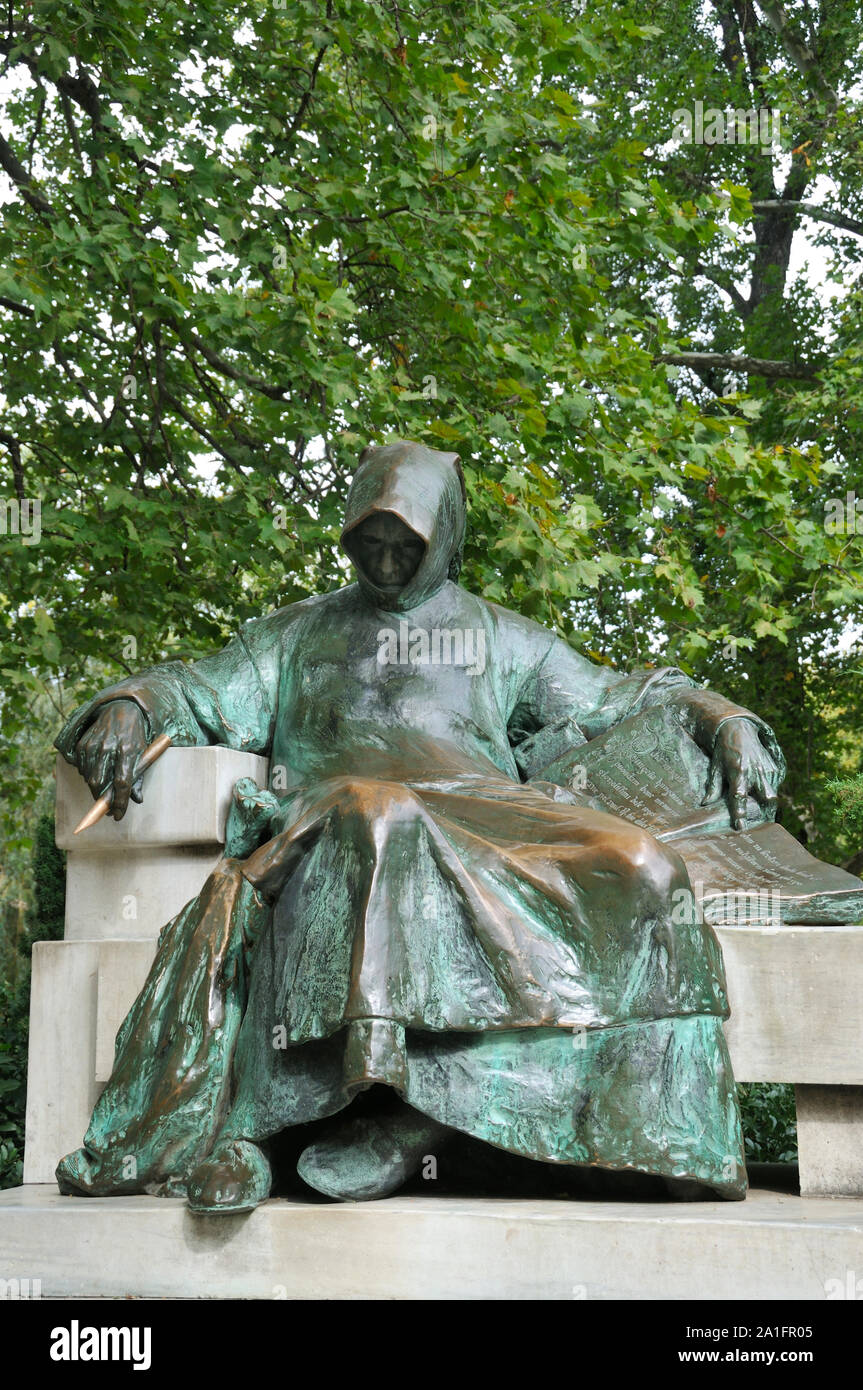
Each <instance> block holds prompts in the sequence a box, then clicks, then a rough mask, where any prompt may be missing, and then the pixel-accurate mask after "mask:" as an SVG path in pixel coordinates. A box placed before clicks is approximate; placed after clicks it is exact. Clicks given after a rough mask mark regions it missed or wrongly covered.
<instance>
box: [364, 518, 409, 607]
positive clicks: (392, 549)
mask: <svg viewBox="0 0 863 1390" xmlns="http://www.w3.org/2000/svg"><path fill="white" fill-rule="evenodd" d="M424 551H425V545H424V543H423V542H422V541H421V540H420V538H419V536H418V535H417V534H416V532H414V531H412V530H411V529H410V527H409V526H406V525H405V523H404V522H403V521H402V520H400V518H399V517H397V516H395V515H394V514H393V513H392V512H377V513H375V515H374V516H367V517H366V519H365V521H361V522H360V524H359V526H356V527H354V530H353V531H352V532H351V553H352V555H353V557H354V560H355V562H356V564H357V565H358V566H359V567H360V569H361V570H362V571H363V573H364V574H365V575H366V576H367V578H368V579H370V580H371V581H372V583H373V584H374V585H375V587H376V588H378V589H382V590H384V592H385V593H396V592H397V591H398V590H399V589H403V588H404V586H405V585H406V584H407V583H408V581H409V580H411V579H413V577H414V575H415V574H416V572H417V570H418V569H419V565H420V561H421V560H422V558H423V553H424Z"/></svg>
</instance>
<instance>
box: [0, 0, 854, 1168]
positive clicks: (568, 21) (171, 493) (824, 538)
mask: <svg viewBox="0 0 863 1390" xmlns="http://www.w3.org/2000/svg"><path fill="white" fill-rule="evenodd" d="M860 20H861V15H860V5H859V3H858V0H829V3H827V0H805V2H804V0H790V2H789V3H788V4H785V5H783V4H777V3H773V2H772V0H769V2H767V0H764V2H763V3H762V0H759V3H758V4H757V5H741V4H740V3H739V0H698V2H697V3H696V2H695V0H683V2H682V3H680V2H679V0H673V2H672V0H657V3H652V4H649V5H647V6H645V5H644V4H639V5H635V4H632V3H629V0H602V2H601V3H599V4H596V5H592V6H590V7H587V6H583V5H581V4H579V3H566V2H565V0H561V2H560V3H554V4H551V3H550V4H547V5H545V6H543V5H541V4H540V5H538V6H535V7H527V8H525V7H523V6H522V5H521V4H515V3H510V0H501V3H496V4H495V3H486V2H485V0H474V3H458V4H456V3H452V0H443V2H442V3H440V4H436V5H434V6H429V7H419V6H416V7H414V6H403V5H401V4H398V3H390V2H389V0H384V3H377V2H373V3H367V0H290V3H287V4H284V5H281V4H278V3H270V2H269V0H255V3H252V4H244V5H242V6H240V5H237V4H232V3H227V0H198V3H196V4H195V5H194V6H188V5H186V4H184V3H179V0H153V3H150V4H147V5H144V4H143V3H141V0H112V3H111V4H110V5H108V4H106V3H97V2H96V0H87V2H86V3H83V4H82V3H79V0H75V3H72V0H50V3H49V0H32V3H30V4H28V5H27V6H26V7H23V6H21V7H16V6H12V7H10V9H9V12H8V17H7V20H6V21H5V22H4V29H3V33H2V36H0V63H2V68H0V196H2V197H3V199H4V201H3V204H2V214H3V215H2V225H0V363H2V386H0V497H2V498H5V499H6V503H5V504H4V518H5V523H6V524H5V527H4V531H5V533H4V534H3V535H2V536H0V657H2V662H0V674H2V682H0V685H2V695H0V835H2V841H3V845H4V854H3V865H2V878H0V909H2V910H0V923H2V927H0V931H2V941H3V945H2V952H3V954H2V959H3V961H4V962H5V964H4V966H3V969H4V971H5V972H6V973H5V975H4V976H3V979H4V981H5V983H4V984H3V989H4V990H5V992H6V993H5V998H6V1003H5V1004H4V1006H3V1008H4V1011H5V1012H3V1015H2V1017H3V1019H4V1020H5V1022H3V1024H2V1027H3V1028H4V1029H6V1033H4V1038H5V1039H6V1041H5V1042H4V1044H3V1045H4V1046H7V1047H12V1049H13V1051H12V1052H8V1051H7V1052H6V1053H5V1056H6V1057H7V1062H6V1063H5V1064H4V1065H5V1066H6V1070H7V1073H8V1071H9V1066H10V1063H9V1062H8V1058H9V1057H12V1056H13V1054H14V1047H15V1046H16V1044H14V1043H13V1042H10V1041H9V1040H10V1038H11V1037H12V1035H13V1034H14V1032H15V1029H16V1028H19V1032H20V1027H19V1025H20V1020H21V1014H20V1010H19V1013H18V1014H17V1015H16V1014H15V1009H16V1008H19V1004H14V1005H12V1004H10V1003H9V999H10V998H11V994H10V991H12V993H13V994H14V993H15V991H16V990H17V989H18V985H19V983H20V981H17V982H16V978H15V975H16V971H18V969H19V966H18V964H17V963H16V962H17V960H18V958H19V957H20V958H25V957H26V954H27V947H28V939H27V938H28V935H32V931H33V930H35V931H39V930H43V929H44V930H48V929H49V927H48V920H49V919H48V918H45V919H44V921H43V920H41V919H37V920H35V921H34V919H33V917H32V913H33V912H34V911H36V912H37V913H38V912H40V911H43V910H45V909H44V908H39V907H38V906H36V902H37V898H36V895H35V894H34V889H33V886H32V882H31V869H30V864H29V858H30V855H31V853H32V851H33V848H34V844H36V842H37V839H38V836H37V831H36V827H37V825H38V824H41V822H40V821H39V817H40V816H41V815H42V814H43V813H44V811H45V810H46V808H47V807H48V806H49V805H50V799H51V785H50V767H51V749H50V744H51V740H52V738H53V736H54V734H55V733H56V730H57V727H58V725H59V723H60V722H61V720H62V719H63V718H64V717H65V716H66V715H67V714H68V713H69V712H70V711H71V710H72V709H73V708H74V707H75V706H76V705H77V704H79V703H80V702H81V700H83V699H84V698H86V697H87V696H88V695H89V694H91V693H93V692H94V691H95V690H97V689H99V688H100V687H102V686H104V685H105V684H106V683H107V682H108V681H110V680H113V679H116V678H117V677H118V676H119V675H121V674H123V673H127V672H130V671H132V670H136V669H140V668H141V667H142V666H145V665H148V664H151V663H153V662H156V661H160V660H164V659H168V658H177V657H180V658H194V657H196V656H198V655H201V654H203V653H205V652H207V651H209V650H212V649H213V648H214V647H217V646H218V645H220V644H222V643H223V642H224V641H225V640H227V638H228V637H229V636H230V635H231V633H232V632H233V631H234V629H235V628H236V626H237V624H238V623H240V622H242V621H244V620H246V619H248V618H250V617H253V616H255V615H257V614H259V613H261V612H264V611H267V610H268V609H271V608H273V607H276V606H280V605H282V604H285V603H289V602H292V601H294V600H296V599H299V598H302V597H304V596H305V595H307V594H309V593H313V592H319V591H320V590H322V589H328V588H332V587H337V586H339V585H340V584H342V583H343V582H344V581H345V577H346V571H345V565H344V561H343V559H342V558H341V557H340V556H339V553H338V549H337V544H336V542H337V532H338V522H339V517H340V512H341V506H342V502H343V498H344V494H345V490H346V486H347V483H348V481H349V478H350V475H351V473H352V471H353V468H354V464H355V459H356V456H357V454H358V452H359V450H360V449H361V448H362V447H363V446H364V445H365V444H366V443H367V442H368V441H369V440H381V439H383V438H386V437H388V436H393V435H394V436H407V437H410V438H416V439H422V440H425V441H426V442H427V443H429V444H431V445H438V446H443V447H450V446H451V447H453V448H455V449H457V450H458V451H459V453H460V455H461V457H462V459H463V462H464V465H465V470H466V475H467V480H468V488H469V499H470V507H471V533H470V542H469V547H468V552H467V557H466V569H465V575H464V579H465V582H466V583H467V584H468V585H469V586H470V587H472V588H474V589H475V590H476V591H478V592H481V593H484V594H485V595H486V596H487V597H489V598H492V599H494V600H497V601H501V602H503V603H505V604H506V605H507V606H509V607H514V608H517V609H520V610H521V611H522V612H524V613H526V614H528V615H529V616H531V617H534V618H536V619H538V620H539V621H541V622H544V623H546V624H548V625H550V626H553V627H555V628H556V629H557V630H558V631H560V632H561V633H562V634H563V635H564V636H566V637H567V638H568V639H569V640H570V641H572V642H573V643H575V644H577V645H578V646H580V647H581V648H583V649H584V650H585V651H587V652H588V653H589V654H590V655H592V657H593V658H594V659H595V660H599V661H605V662H612V663H615V664H620V665H632V664H634V663H636V662H654V663H659V664H664V663H676V664H680V665H682V666H684V667H685V668H686V669H687V670H689V671H691V672H692V673H693V674H694V675H695V676H696V677H698V678H699V679H702V680H704V681H705V682H709V683H710V684H712V685H714V686H716V687H717V688H719V689H721V690H722V691H723V692H724V693H726V694H728V695H729V696H732V697H735V698H738V699H740V700H741V701H742V702H743V703H744V704H747V705H749V706H751V707H752V708H755V709H757V710H758V712H759V713H761V714H763V715H764V716H765V717H766V718H767V719H768V720H769V721H770V722H771V723H772V724H773V726H774V727H775V729H776V731H777V733H778V734H779V737H780V740H781V742H782V743H783V746H784V748H785V750H786V754H787V756H788V761H789V776H788V780H787V782H786V785H785V787H784V789H783V793H782V797H781V804H780V812H779V814H780V819H782V821H783V822H784V823H785V824H786V825H787V826H788V827H789V829H791V831H792V832H793V833H794V834H796V835H797V836H798V837H799V838H800V839H801V840H802V841H804V843H807V844H808V845H809V846H810V848H812V849H813V851H814V852H816V853H817V854H819V855H820V856H821V857H824V858H828V859H832V860H834V861H836V862H845V861H852V860H853V859H854V856H855V855H858V854H859V852H860V850H861V838H860V836H861V825H860V822H859V820H854V818H853V817H852V818H848V817H846V819H845V821H844V822H841V821H840V820H839V819H837V818H836V817H835V816H834V814H833V806H834V801H835V793H834V792H831V791H830V790H829V784H830V783H831V781H836V780H837V779H838V780H840V781H842V780H844V779H847V778H849V777H852V776H854V775H856V774H858V773H859V772H860V771H861V768H863V757H861V734H860V727H861V713H863V685H861V672H863V662H861V655H863V654H861V652H860V649H859V628H858V627H857V626H856V622H857V620H859V614H860V600H861V591H863V540H861V535H860V534H858V533H857V531H856V528H854V526H853V525H852V527H851V528H850V529H848V528H846V529H845V530H842V531H836V530H831V528H830V527H828V526H826V525H825V519H826V516H827V514H828V510H829V506H830V503H831V501H833V502H835V500H836V499H838V498H845V497H846V495H847V493H848V492H853V490H854V487H855V484H856V482H857V479H858V478H859V468H858V460H859V440H860V430H861V421H862V420H863V409H861V405H863V386H861V382H863V350H861V346H860V339H859V331H858V323H859V315H860V308H861V282H860V259H861V234H863V181H861V177H860V174H861V136H860V130H861V124H860V110H859V105H860V103H859V90H860V76H861V72H860V69H861V56H860V55H861V46H860V32H861V23H860ZM697 100H700V101H703V102H704V105H705V106H706V107H716V108H720V109H725V108H728V107H730V108H741V109H744V108H749V107H761V106H764V107H768V108H769V109H770V110H771V111H773V110H776V111H778V112H779V113H780V116H781V135H780V138H779V139H778V140H776V141H775V142H774V143H773V144H772V145H771V147H770V148H769V149H768V150H766V152H765V151H764V150H762V149H761V148H760V147H759V146H753V145H748V144H739V143H736V142H735V143H723V144H712V145H705V144H700V145H699V144H686V143H682V142H681V141H679V140H677V139H675V137H674V128H675V112H678V111H679V110H680V109H681V108H684V109H690V110H691V109H693V105H694V102H695V101H697ZM804 238H805V239H804ZM807 257H811V258H812V259H813V260H814V262H815V269H814V270H810V269H808V268H807V265H806V258H807ZM34 498H35V499H39V501H40V503H41V509H42V510H41V538H40V540H39V542H38V544H29V543H25V542H26V541H27V539H28V538H27V537H26V536H22V535H16V534H15V533H14V527H13V526H12V525H11V523H10V517H11V516H12V513H11V512H10V506H11V505H12V504H21V503H23V502H24V501H25V500H26V499H34ZM861 510H863V508H861ZM861 531H863V518H861ZM40 833H41V832H40ZM858 862H863V860H858ZM40 873H41V870H39V869H38V868H37V871H36V882H37V884H38V882H39V880H40ZM27 913H30V914H31V916H30V917H29V918H28V921H29V922H30V923H31V926H30V927H28V929H27V931H26V932H23V931H22V921H23V918H24V915H25V914H27ZM10 962H12V964H10ZM15 997H16V998H18V996H17V995H16V996H15ZM19 1003H20V999H19ZM10 1010H11V1012H10ZM16 1018H17V1019H18V1022H17V1023H16V1022H15V1019H16ZM10 1029H11V1033H10V1032H9V1030H10ZM0 1075H2V1073H0ZM9 1079H10V1077H9V1076H7V1081H8V1080H9ZM0 1084H2V1083H0ZM5 1094H6V1096H7V1097H8V1096H9V1095H11V1094H12V1091H11V1090H10V1088H9V1087H7V1090H6V1093H5ZM0 1138H2V1136H0ZM783 1143H784V1140H783Z"/></svg>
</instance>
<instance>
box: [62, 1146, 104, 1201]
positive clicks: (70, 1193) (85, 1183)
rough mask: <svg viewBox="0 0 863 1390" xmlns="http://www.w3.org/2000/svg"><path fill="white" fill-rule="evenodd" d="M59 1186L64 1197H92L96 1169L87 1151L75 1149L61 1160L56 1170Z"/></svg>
mask: <svg viewBox="0 0 863 1390" xmlns="http://www.w3.org/2000/svg"><path fill="white" fill-rule="evenodd" d="M54 1177H55V1178H56V1179H57V1186H58V1187H59V1189H60V1193H61V1195H62V1196H63V1197H92V1196H94V1195H96V1194H95V1193H94V1187H95V1167H94V1163H93V1159H92V1157H91V1155H90V1154H88V1152H87V1150H86V1149H74V1150H73V1152H72V1153H70V1154H67V1155H66V1157H65V1158H61V1159H60V1162H59V1163H58V1164H57V1167H56V1169H55V1170H54Z"/></svg>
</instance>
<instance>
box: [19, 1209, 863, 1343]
mask: <svg viewBox="0 0 863 1390" xmlns="http://www.w3.org/2000/svg"><path fill="white" fill-rule="evenodd" d="M433 1186H434V1184H433V1183H429V1187H433ZM0 1231H2V1250H3V1257H2V1260H0V1277H3V1278H5V1279H7V1280H9V1279H18V1280H19V1281H20V1284H21V1286H23V1281H24V1280H29V1281H30V1283H29V1285H28V1287H30V1288H32V1287H33V1282H34V1281H35V1280H40V1281H41V1290H42V1296H43V1297H55V1298H56V1297H60V1298H62V1297H92V1296H101V1297H104V1298H124V1297H127V1296H129V1295H132V1296H134V1297H138V1298H255V1299H386V1300H393V1299H417V1300H420V1301H422V1302H426V1301H428V1300H430V1299H455V1300H459V1301H460V1300H466V1299H483V1300H485V1299H505V1300H514V1299H542V1300H560V1301H564V1302H573V1301H574V1302H588V1303H589V1302H595V1301H599V1300H606V1299H666V1300H667V1299H687V1300H688V1299H701V1300H709V1301H713V1300H716V1299H735V1300H737V1299H747V1300H752V1301H753V1302H756V1303H757V1304H759V1305H760V1306H766V1305H767V1301H768V1300H770V1299H779V1300H782V1302H785V1301H786V1300H791V1299H812V1300H815V1301H819V1302H820V1301H824V1300H831V1299H836V1298H839V1299H845V1298H848V1297H851V1298H854V1297H860V1296H861V1292H863V1290H860V1291H857V1284H856V1282H855V1280H856V1276H855V1275H854V1274H853V1271H855V1270H860V1268H861V1256H860V1252H861V1249H863V1200H861V1199H859V1198H834V1199H832V1200H831V1199H829V1198H828V1199H825V1198H820V1199H817V1198H812V1197H810V1198H805V1197H804V1198H801V1197H797V1196H793V1195H790V1194H789V1193H788V1192H787V1191H782V1190H776V1188H775V1187H774V1188H773V1189H772V1190H771V1188H770V1187H767V1186H765V1187H755V1188H754V1189H753V1190H752V1191H751V1192H750V1194H749V1196H748V1197H747V1199H746V1201H745V1202H721V1201H717V1202H679V1203H671V1202H668V1203H666V1202H633V1201H629V1202H605V1201H595V1200H584V1201H580V1200H578V1201H562V1200H557V1199H546V1200H542V1201H534V1200H525V1199H518V1200H503V1199H500V1198H486V1199H482V1198H462V1197H447V1196H435V1195H434V1194H431V1193H430V1194H429V1195H428V1196H413V1197H404V1196H395V1197H390V1198H388V1199H386V1200H384V1201H380V1202H356V1203H341V1202H334V1203H332V1204H322V1203H320V1202H315V1201H311V1200H310V1201H308V1202H301V1201H288V1200H283V1199H278V1200H275V1201H270V1202H266V1203H265V1204H264V1205H263V1206H261V1207H259V1208H258V1209H257V1210H256V1211H254V1212H251V1213H250V1214H247V1215H236V1216H217V1217H207V1216H194V1215H193V1214H192V1213H191V1212H190V1211H189V1209H188V1207H187V1206H186V1205H185V1203H183V1202H182V1201H177V1200H166V1199H160V1198H158V1197H107V1198H87V1199H84V1198H79V1197H60V1196H59V1195H58V1193H57V1189H56V1187H47V1186H46V1187H19V1188H16V1189H15V1190H14V1191H12V1192H0ZM849 1276H850V1277H849ZM849 1290H850V1292H849ZM761 1320H762V1321H765V1320H766V1319H764V1318H762V1319H761ZM781 1320H782V1321H784V1322H786V1323H787V1322H789V1321H793V1320H792V1319H790V1318H789V1316H788V1315H787V1314H783V1318H782V1319H781ZM773 1321H780V1319H773ZM798 1321H799V1322H800V1323H801V1324H802V1323H805V1321H806V1319H805V1317H804V1316H803V1315H802V1314H801V1315H800V1318H799V1319H798ZM580 1327H581V1331H582V1333H583V1331H584V1326H583V1324H581V1325H580Z"/></svg>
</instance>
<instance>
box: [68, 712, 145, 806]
mask: <svg viewBox="0 0 863 1390" xmlns="http://www.w3.org/2000/svg"><path fill="white" fill-rule="evenodd" d="M146 747H147V727H146V723H145V721H144V716H143V714H142V713H141V710H140V709H139V708H138V706H137V705H136V704H135V703H134V701H133V700H112V701H111V702H110V703H109V704H107V705H104V706H103V707H102V709H101V711H100V712H99V714H98V715H97V716H96V718H95V719H94V720H93V723H92V724H91V725H90V727H89V728H88V729H87V731H86V733H84V734H82V735H81V737H80V738H79V740H78V742H77V744H76V745H75V765H76V767H77V768H78V770H79V772H80V773H81V776H82V777H83V778H84V780H85V781H86V783H87V785H88V786H89V788H90V791H91V792H92V793H93V796H94V798H96V797H99V796H101V795H102V793H103V792H106V791H108V790H109V788H110V789H111V790H112V791H113V800H112V802H111V809H110V811H109V813H108V814H109V815H112V816H113V817H114V820H122V819H123V816H124V815H125V814H126V808H127V806H128V805H129V797H130V796H131V798H132V800H133V801H141V800H142V794H141V784H140V781H138V782H135V783H134V785H133V780H132V779H133V774H134V771H135V765H136V763H137V761H138V759H139V758H140V756H141V754H142V753H143V752H144V750H145V748H146Z"/></svg>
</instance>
